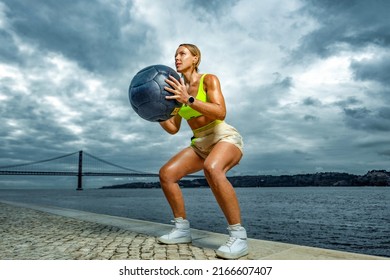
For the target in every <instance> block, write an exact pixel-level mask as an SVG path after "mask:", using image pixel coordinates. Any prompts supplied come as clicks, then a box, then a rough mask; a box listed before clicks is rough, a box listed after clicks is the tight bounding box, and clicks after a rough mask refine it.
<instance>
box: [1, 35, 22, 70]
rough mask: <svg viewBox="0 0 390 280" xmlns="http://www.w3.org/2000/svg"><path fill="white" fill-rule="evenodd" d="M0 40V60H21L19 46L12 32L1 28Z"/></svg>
mask: <svg viewBox="0 0 390 280" xmlns="http://www.w3.org/2000/svg"><path fill="white" fill-rule="evenodd" d="M0 42H1V44H0V62H5V63H10V62H19V61H20V58H19V56H18V51H17V46H16V44H15V42H14V40H13V39H12V36H11V34H9V33H8V32H6V31H5V30H2V29H0Z"/></svg>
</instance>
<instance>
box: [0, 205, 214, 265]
mask: <svg viewBox="0 0 390 280" xmlns="http://www.w3.org/2000/svg"><path fill="white" fill-rule="evenodd" d="M0 259H1V260H58V259H60V260H125V259H136V260H209V259H217V258H216V256H215V252H214V250H212V249H208V248H198V247H195V246H193V245H190V244H180V245H163V244H159V243H158V242H157V240H156V238H155V237H153V236H147V235H144V234H138V233H134V232H130V231H127V230H124V229H120V228H117V227H113V226H106V225H101V224H97V223H92V222H85V221H81V220H76V219H72V218H67V217H62V216H57V215H52V214H48V213H43V212H40V211H37V210H33V209H27V208H21V207H16V206H11V205H8V204H3V203H0Z"/></svg>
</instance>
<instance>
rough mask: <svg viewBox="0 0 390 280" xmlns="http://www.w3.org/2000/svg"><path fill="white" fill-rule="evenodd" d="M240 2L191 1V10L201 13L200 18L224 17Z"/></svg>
mask: <svg viewBox="0 0 390 280" xmlns="http://www.w3.org/2000/svg"><path fill="white" fill-rule="evenodd" d="M237 2H239V0H211V1H210V0H190V1H189V4H190V8H191V9H193V10H194V11H197V12H198V13H199V15H198V16H199V18H200V19H201V18H202V17H204V16H205V13H206V14H209V15H214V16H224V15H226V13H227V12H228V10H229V9H232V8H233V6H234V4H236V3H237Z"/></svg>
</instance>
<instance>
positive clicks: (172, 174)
mask: <svg viewBox="0 0 390 280" xmlns="http://www.w3.org/2000/svg"><path fill="white" fill-rule="evenodd" d="M203 164H204V159H202V158H201V157H200V156H198V155H197V154H196V153H195V151H194V150H193V149H192V148H191V147H187V148H185V149H184V150H182V151H180V152H179V153H177V154H176V155H174V156H173V157H172V158H171V159H169V160H168V161H167V163H165V164H164V165H163V167H162V168H161V170H160V177H161V176H165V177H166V178H169V179H171V180H175V181H177V180H180V179H181V178H183V177H184V176H186V175H188V174H191V173H195V172H197V171H200V170H202V169H203Z"/></svg>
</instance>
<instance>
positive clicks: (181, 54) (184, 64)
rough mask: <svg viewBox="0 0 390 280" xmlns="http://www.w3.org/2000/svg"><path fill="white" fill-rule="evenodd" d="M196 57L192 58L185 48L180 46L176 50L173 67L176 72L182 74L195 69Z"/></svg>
mask: <svg viewBox="0 0 390 280" xmlns="http://www.w3.org/2000/svg"><path fill="white" fill-rule="evenodd" d="M196 59H197V57H196V56H194V55H193V54H192V53H191V52H190V51H189V50H188V49H187V48H186V47H184V46H180V47H179V48H178V49H177V50H176V54H175V65H176V71H177V72H179V73H182V72H183V71H185V70H187V69H190V68H191V67H195V63H196Z"/></svg>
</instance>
